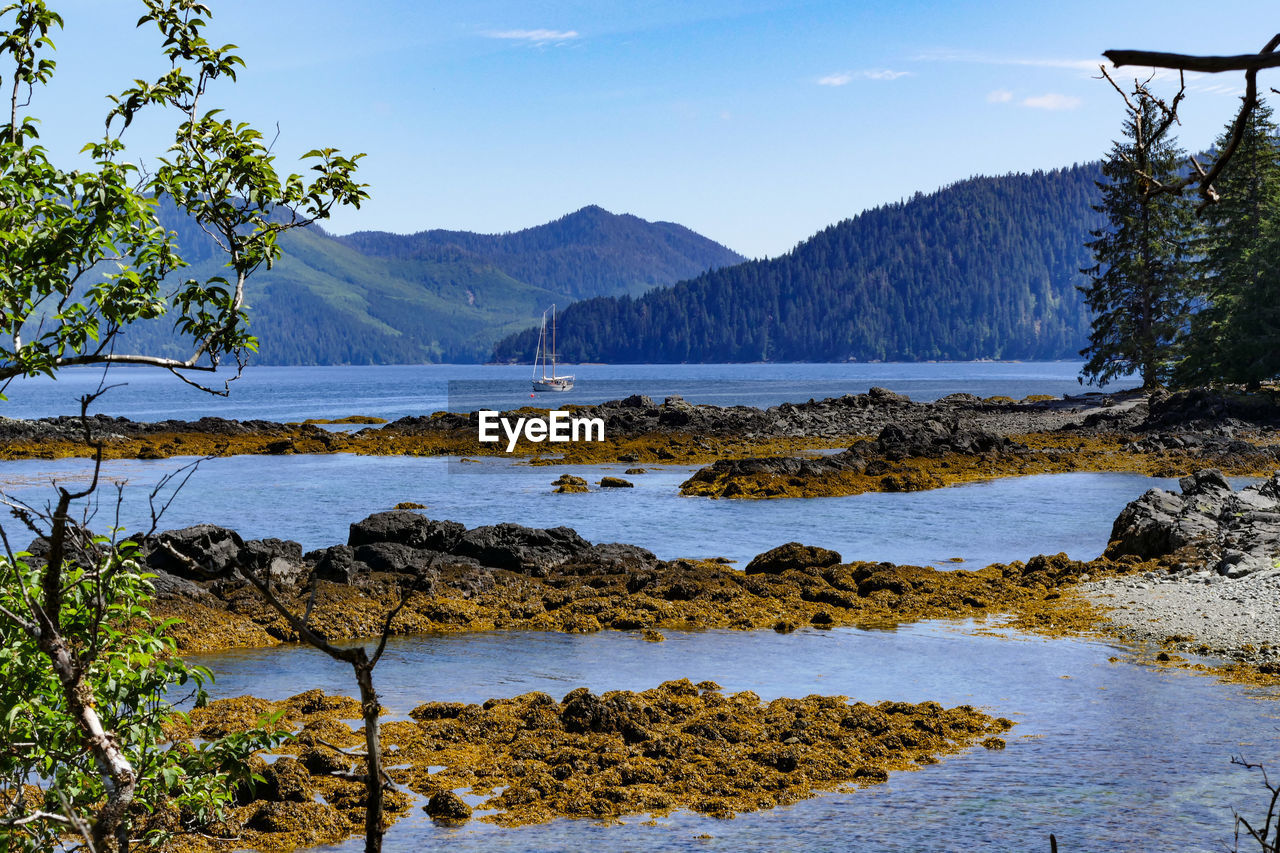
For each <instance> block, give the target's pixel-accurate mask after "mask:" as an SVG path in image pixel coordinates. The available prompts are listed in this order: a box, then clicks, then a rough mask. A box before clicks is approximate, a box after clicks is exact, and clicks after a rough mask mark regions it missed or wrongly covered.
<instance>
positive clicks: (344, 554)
mask: <svg viewBox="0 0 1280 853" xmlns="http://www.w3.org/2000/svg"><path fill="white" fill-rule="evenodd" d="M306 558H307V560H308V561H309V562H312V563H313V564H314V568H313V569H312V570H311V573H312V575H313V576H314V577H315V578H316V579H317V580H324V581H332V582H334V583H342V584H354V583H358V582H359V581H360V578H361V575H362V574H363V573H367V572H368V566H366V565H364V564H363V563H357V562H356V558H355V549H354V548H352V547H351V546H350V545H331V546H330V547H328V548H323V549H321V550H319V551H310V552H308V553H307V557H306Z"/></svg>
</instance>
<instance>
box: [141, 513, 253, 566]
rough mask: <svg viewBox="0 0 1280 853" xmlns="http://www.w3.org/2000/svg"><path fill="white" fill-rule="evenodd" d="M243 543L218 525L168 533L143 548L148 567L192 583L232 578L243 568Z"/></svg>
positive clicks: (168, 531)
mask: <svg viewBox="0 0 1280 853" xmlns="http://www.w3.org/2000/svg"><path fill="white" fill-rule="evenodd" d="M244 544H245V543H244V540H243V539H241V538H240V534H239V533H236V532H235V531H234V530H228V529H227V528H225V527H218V526H217V525H216V524H197V525H194V526H192V527H184V528H182V529H181V530H166V531H165V532H163V533H160V534H157V535H156V536H155V537H154V539H153V540H151V541H150V542H147V543H145V544H144V546H143V550H144V553H145V554H146V559H147V565H148V566H150V567H152V568H155V569H160V570H161V571H165V572H168V573H169V574H171V575H176V576H177V577H180V578H187V579H189V580H210V579H213V578H225V577H230V576H232V575H233V574H234V573H235V570H236V568H237V567H239V566H240V565H242V556H241V552H242V551H243V549H244Z"/></svg>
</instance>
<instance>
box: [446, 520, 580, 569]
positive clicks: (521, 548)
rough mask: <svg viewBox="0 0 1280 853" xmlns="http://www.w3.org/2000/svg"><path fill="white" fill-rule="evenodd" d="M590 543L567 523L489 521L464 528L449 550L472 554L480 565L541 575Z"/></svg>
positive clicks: (576, 553)
mask: <svg viewBox="0 0 1280 853" xmlns="http://www.w3.org/2000/svg"><path fill="white" fill-rule="evenodd" d="M590 547H591V543H590V542H588V541H587V540H585V539H583V538H582V537H581V536H579V535H578V533H577V531H575V530H572V529H570V528H568V527H552V528H549V529H545V530H544V529H539V528H532V527H522V526H521V525H519V524H492V525H488V526H485V527H477V528H475V529H474V530H468V531H467V532H466V533H465V534H463V536H462V539H461V540H460V541H459V542H458V544H457V546H456V547H455V548H454V549H453V551H452V553H454V554H457V555H459V556H464V557H472V558H474V559H475V560H476V561H477V562H479V563H480V564H481V565H483V566H490V567H492V568H495V569H507V570H508V571H513V572H520V573H521V574H527V575H530V576H533V577H544V576H545V575H546V573H547V571H548V570H549V569H552V568H554V567H556V566H558V565H560V564H561V563H563V562H565V561H566V560H568V559H569V558H571V557H574V556H576V555H578V554H580V553H582V552H583V551H585V550H587V549H588V548H590Z"/></svg>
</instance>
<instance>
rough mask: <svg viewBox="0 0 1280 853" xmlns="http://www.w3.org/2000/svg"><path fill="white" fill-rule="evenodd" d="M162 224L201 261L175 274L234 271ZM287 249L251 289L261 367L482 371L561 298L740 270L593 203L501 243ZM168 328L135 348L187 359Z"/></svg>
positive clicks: (406, 240) (437, 241) (389, 240)
mask: <svg viewBox="0 0 1280 853" xmlns="http://www.w3.org/2000/svg"><path fill="white" fill-rule="evenodd" d="M160 216H161V221H162V224H163V225H164V226H165V227H166V228H168V229H170V230H172V231H174V232H175V233H176V234H177V239H178V245H179V249H180V253H181V254H183V256H184V257H185V258H187V259H188V261H190V262H191V264H192V265H191V266H190V267H188V268H185V269H183V270H181V271H180V272H179V273H178V274H177V276H176V277H181V278H188V277H199V278H208V277H211V276H215V275H221V274H223V273H224V272H225V268H224V267H222V265H221V264H222V257H221V255H220V253H219V250H218V249H217V246H216V245H215V244H214V243H213V241H212V240H211V238H209V237H208V235H206V234H204V233H203V232H201V231H200V230H199V228H198V227H197V226H196V225H195V224H194V223H193V222H191V221H190V220H188V219H186V217H183V216H181V215H180V214H179V213H178V212H177V211H176V210H174V209H173V208H172V207H169V208H167V209H166V208H165V207H163V206H162V208H161V210H160ZM424 235H425V236H424ZM280 246H281V249H282V250H283V251H282V255H281V257H280V259H279V260H278V261H277V262H276V263H275V264H274V265H273V267H272V268H271V269H269V270H268V269H266V268H263V269H261V270H259V271H258V272H257V273H256V274H255V275H254V276H252V277H251V278H250V279H249V282H248V285H247V288H246V298H245V301H246V305H247V306H248V309H249V318H250V330H251V331H252V332H253V333H254V334H255V335H256V336H257V337H258V338H259V351H258V354H257V356H256V357H254V359H253V360H254V361H255V363H259V364H394V363H410V364H411V363H422V362H442V361H461V362H478V361H484V360H486V358H487V356H488V354H489V352H490V350H491V348H492V345H493V343H494V342H495V341H496V340H498V339H499V338H501V337H502V336H503V335H506V334H508V333H511V332H515V331H517V330H519V329H521V328H523V327H524V326H526V325H528V324H529V323H530V322H532V321H533V319H534V318H536V317H538V316H539V315H540V314H541V312H542V310H543V309H544V308H546V306H547V305H549V304H551V303H552V302H557V303H559V304H561V305H562V306H563V305H565V304H567V303H571V302H574V301H576V300H578V299H581V298H584V297H591V296H600V295H608V294H614V293H630V294H640V293H644V292H645V291H647V290H650V289H652V288H653V287H658V286H662V285H666V284H672V283H675V282H676V281H680V280H682V279H686V278H689V277H691V276H694V275H697V274H698V273H700V272H702V271H704V270H706V269H709V268H715V267H719V266H723V265H726V264H731V263H737V262H739V261H741V260H743V258H742V256H741V255H738V254H737V253H736V252H733V251H732V250H730V249H728V248H726V247H724V246H721V245H720V244H719V243H716V242H714V241H712V240H710V239H708V238H706V237H702V236H701V235H699V234H697V233H695V232H693V231H691V230H689V229H687V228H684V227H683V226H679V225H676V224H674V223H666V222H661V223H650V222H647V221H646V220H644V219H641V218H639V217H636V216H632V215H630V214H614V213H610V212H609V211H606V210H604V209H603V208H600V207H598V206H594V205H592V206H589V207H587V208H583V209H581V210H579V211H574V212H573V213H569V214H566V215H564V216H562V217H560V218H559V219H556V220H554V221H552V222H549V223H544V224H543V225H538V226H533V227H532V228H528V229H523V230H521V231H514V232H508V233H507V234H502V235H484V234H473V233H471V232H465V231H440V230H436V231H424V232H419V233H418V234H416V235H399V234H391V233H388V232H356V233H355V234H352V235H345V236H335V235H332V234H329V233H328V232H327V231H325V230H324V229H323V228H321V227H317V226H312V227H310V228H305V229H298V230H294V231H289V232H286V233H284V234H282V235H281V238H280ZM159 325H160V327H156V326H155V324H151V326H152V327H151V328H146V329H143V328H133V329H130V330H128V332H127V334H126V335H125V341H126V342H127V344H128V346H130V348H134V349H143V348H145V349H147V350H149V351H153V352H160V353H161V354H165V355H178V354H181V353H182V352H183V351H184V350H186V349H189V347H186V346H183V345H181V343H180V342H179V341H177V340H175V339H174V337H173V334H172V332H171V331H170V330H169V329H167V328H162V327H164V326H165V324H159Z"/></svg>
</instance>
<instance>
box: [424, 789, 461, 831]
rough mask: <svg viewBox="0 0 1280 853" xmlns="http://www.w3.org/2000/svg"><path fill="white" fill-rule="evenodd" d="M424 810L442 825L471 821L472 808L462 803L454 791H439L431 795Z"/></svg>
mask: <svg viewBox="0 0 1280 853" xmlns="http://www.w3.org/2000/svg"><path fill="white" fill-rule="evenodd" d="M422 810H423V811H425V812H426V813H427V814H429V815H430V816H431V819H432V820H436V821H439V822H441V823H465V822H466V821H468V820H470V819H471V806H469V805H467V804H466V803H464V802H463V801H462V797H459V796H458V795H457V794H455V793H454V792H453V791H438V792H436V793H434V794H432V795H431V799H429V800H427V804H426V805H425V806H423V807H422Z"/></svg>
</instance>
